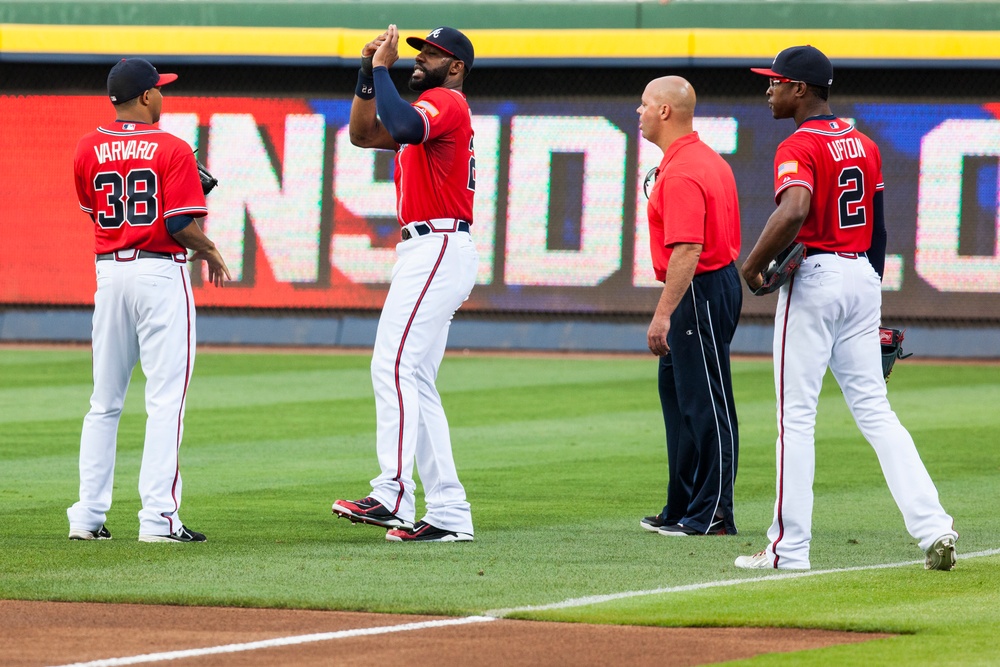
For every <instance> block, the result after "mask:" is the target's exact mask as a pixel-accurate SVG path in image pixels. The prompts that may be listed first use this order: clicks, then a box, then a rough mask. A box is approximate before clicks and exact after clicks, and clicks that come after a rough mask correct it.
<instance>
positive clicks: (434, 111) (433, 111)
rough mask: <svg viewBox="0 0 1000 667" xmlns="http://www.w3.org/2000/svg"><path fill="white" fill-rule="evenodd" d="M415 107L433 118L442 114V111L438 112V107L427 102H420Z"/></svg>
mask: <svg viewBox="0 0 1000 667" xmlns="http://www.w3.org/2000/svg"><path fill="white" fill-rule="evenodd" d="M413 106H415V107H419V108H421V109H423V110H424V111H426V112H427V113H428V114H429V115H430V117H431V118H434V117H435V116H437V115H438V114H439V113H441V112H440V111H438V108H437V107H436V106H434V105H433V104H431V103H430V102H428V101H427V100H419V101H418V102H416V103H415V104H414V105H413Z"/></svg>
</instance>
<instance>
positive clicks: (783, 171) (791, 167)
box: [778, 160, 799, 178]
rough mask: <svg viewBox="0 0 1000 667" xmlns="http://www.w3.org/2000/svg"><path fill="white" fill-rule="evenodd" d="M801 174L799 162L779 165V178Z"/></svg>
mask: <svg viewBox="0 0 1000 667" xmlns="http://www.w3.org/2000/svg"><path fill="white" fill-rule="evenodd" d="M797 173H799V162H798V160H791V161H789V162H782V163H781V164H779V165H778V178H781V177H782V176H787V175H788V174H797Z"/></svg>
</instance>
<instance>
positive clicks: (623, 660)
mask: <svg viewBox="0 0 1000 667" xmlns="http://www.w3.org/2000/svg"><path fill="white" fill-rule="evenodd" d="M446 623H455V624H454V625H443V624H446ZM398 626H403V627H398ZM414 626H416V627H414ZM365 633H369V634H367V635H366V634H365ZM309 635H316V636H314V637H309ZM331 635H332V636H331ZM888 636H890V635H882V634H861V633H851V632H830V631H825V630H793V629H782V628H648V627H636V626H608V625H584V624H574V623H542V622H537V621H513V620H490V619H480V620H479V621H477V620H475V619H445V618H442V617H436V616H396V615H389V614H364V613H354V612H333V611H304V610H288V609H233V608H214V607H168V606H155V605H136V604H97V603H68V602H24V601H5V600H0V645H2V646H3V647H4V648H3V659H2V663H3V664H4V665H6V666H7V667H38V666H41V665H68V664H72V663H86V662H91V661H96V660H108V659H112V658H126V657H130V656H139V655H147V654H155V653H162V652H178V651H190V652H191V653H190V654H188V655H184V654H180V655H178V654H173V655H164V656H160V658H159V659H158V660H156V661H153V660H149V661H143V662H142V663H140V664H171V665H177V666H182V665H198V666H199V667H201V666H210V667H236V666H237V665H241V666H251V667H258V666H259V667H264V666H269V667H270V666H272V665H284V666H289V667H305V666H310V667H311V666H319V665H332V664H336V665H343V666H357V667H371V665H373V664H379V663H382V664H385V662H386V661H389V664H405V665H408V666H411V667H424V666H428V667H429V666H431V665H441V664H455V665H480V666H482V667H493V666H497V667H499V666H501V665H504V666H506V665H532V666H534V665H573V666H574V667H586V666H588V665H637V666H638V665H706V664H711V663H715V662H723V661H726V660H735V659H739V658H749V657H751V656H754V655H759V654H763V653H781V652H791V651H804V650H808V649H813V648H820V647H824V646H832V645H836V644H849V643H857V642H863V641H869V640H872V639H882V638H885V637H888ZM287 638H298V639H293V640H287ZM282 639H285V640H286V643H287V644H288V645H276V644H280V643H281V640H282ZM267 640H273V641H271V642H268V641H267ZM295 641H301V642H302V643H292V642H295ZM248 642H260V643H261V644H263V646H252V647H245V648H246V649H249V650H239V651H234V652H220V653H214V654H210V653H207V652H206V651H203V650H201V651H200V650H199V649H208V648H210V647H221V646H228V647H229V648H228V649H226V650H227V651H232V650H233V648H234V647H233V646H232V645H237V644H245V643H248ZM150 657H152V656H150Z"/></svg>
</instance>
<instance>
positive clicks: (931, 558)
mask: <svg viewBox="0 0 1000 667" xmlns="http://www.w3.org/2000/svg"><path fill="white" fill-rule="evenodd" d="M924 569H925V570H945V571H949V570H954V569H955V538H954V537H952V536H951V535H942V536H941V537H939V538H937V539H936V540H934V544H933V545H931V548H930V549H928V550H927V560H925V561H924Z"/></svg>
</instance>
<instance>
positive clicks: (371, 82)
mask: <svg viewBox="0 0 1000 667" xmlns="http://www.w3.org/2000/svg"><path fill="white" fill-rule="evenodd" d="M354 94H355V95H357V96H358V97H360V98H361V99H363V100H373V99H375V78H374V77H372V75H371V74H368V75H366V74H365V70H364V68H361V69H359V70H358V85H357V87H355V89H354Z"/></svg>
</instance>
